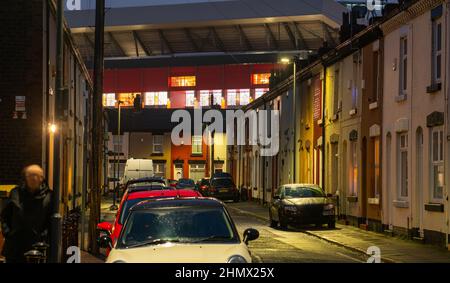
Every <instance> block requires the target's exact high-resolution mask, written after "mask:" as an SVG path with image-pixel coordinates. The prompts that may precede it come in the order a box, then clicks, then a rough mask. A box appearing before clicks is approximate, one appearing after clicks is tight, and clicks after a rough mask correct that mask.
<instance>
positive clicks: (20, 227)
mask: <svg viewBox="0 0 450 283" xmlns="http://www.w3.org/2000/svg"><path fill="white" fill-rule="evenodd" d="M22 177H23V182H22V184H20V185H19V186H17V187H16V188H14V189H13V190H12V191H11V194H10V197H9V198H8V199H7V200H6V201H5V203H4V206H3V209H2V211H1V214H0V222H1V225H2V234H3V236H4V238H5V244H4V247H3V252H2V254H3V255H4V257H5V258H6V262H7V263H14V262H25V261H26V259H25V256H24V253H26V252H27V251H29V250H31V249H33V245H34V244H35V243H38V242H46V243H47V244H50V241H49V229H50V218H51V213H52V204H53V200H52V195H53V194H52V191H51V190H50V188H49V187H48V185H47V183H46V181H45V179H44V171H43V169H42V168H41V167H40V166H38V165H30V166H27V167H26V168H25V169H24V170H23V174H22Z"/></svg>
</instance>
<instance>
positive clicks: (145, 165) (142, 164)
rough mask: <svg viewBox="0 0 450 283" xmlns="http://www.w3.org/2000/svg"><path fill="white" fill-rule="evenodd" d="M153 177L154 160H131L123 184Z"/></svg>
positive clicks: (126, 167) (127, 164) (126, 168)
mask: <svg viewBox="0 0 450 283" xmlns="http://www.w3.org/2000/svg"><path fill="white" fill-rule="evenodd" d="M146 177H147V178H148V177H153V160H151V159H133V158H130V159H128V160H127V163H126V164H125V170H124V173H123V177H122V179H121V183H122V184H126V183H127V182H128V181H130V180H135V179H141V178H146Z"/></svg>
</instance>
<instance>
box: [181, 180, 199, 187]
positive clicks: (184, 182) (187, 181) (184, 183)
mask: <svg viewBox="0 0 450 283" xmlns="http://www.w3.org/2000/svg"><path fill="white" fill-rule="evenodd" d="M178 185H189V186H195V182H194V180H191V179H180V180H179V181H178Z"/></svg>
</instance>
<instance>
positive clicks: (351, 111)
mask: <svg viewBox="0 0 450 283" xmlns="http://www.w3.org/2000/svg"><path fill="white" fill-rule="evenodd" d="M357 112H358V111H357V109H356V108H353V109H352V110H350V111H349V112H348V115H350V116H354V115H356V113H357Z"/></svg>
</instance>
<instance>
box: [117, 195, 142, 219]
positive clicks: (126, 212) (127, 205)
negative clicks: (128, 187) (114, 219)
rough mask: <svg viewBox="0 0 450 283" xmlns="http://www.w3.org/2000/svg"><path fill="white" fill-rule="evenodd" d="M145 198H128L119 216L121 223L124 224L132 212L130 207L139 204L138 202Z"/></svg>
mask: <svg viewBox="0 0 450 283" xmlns="http://www.w3.org/2000/svg"><path fill="white" fill-rule="evenodd" d="M142 200H143V199H131V200H127V201H125V202H124V203H123V206H122V211H121V212H120V217H119V223H120V224H123V223H124V222H125V220H126V219H127V217H128V215H129V214H130V208H132V207H133V205H135V204H137V203H138V202H140V201H142Z"/></svg>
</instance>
